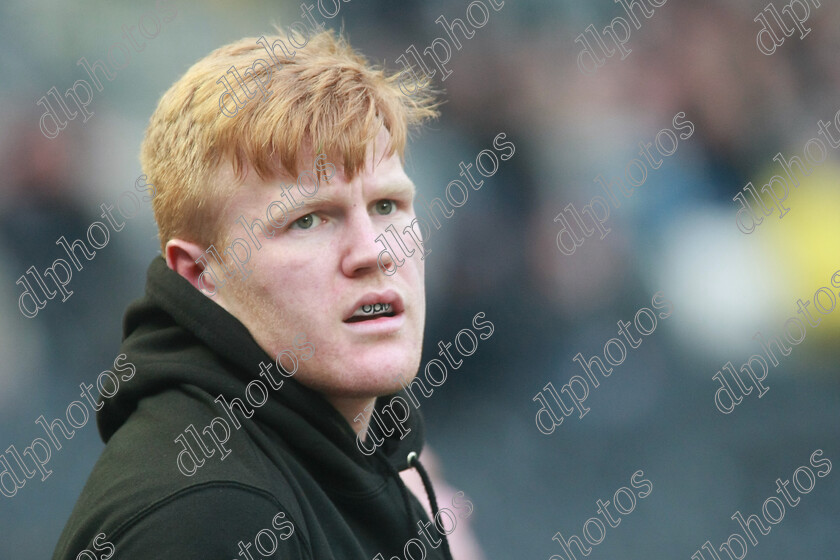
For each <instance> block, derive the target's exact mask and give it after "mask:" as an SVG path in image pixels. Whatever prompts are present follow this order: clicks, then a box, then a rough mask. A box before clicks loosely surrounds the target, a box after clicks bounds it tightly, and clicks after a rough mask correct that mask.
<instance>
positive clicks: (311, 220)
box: [289, 214, 321, 229]
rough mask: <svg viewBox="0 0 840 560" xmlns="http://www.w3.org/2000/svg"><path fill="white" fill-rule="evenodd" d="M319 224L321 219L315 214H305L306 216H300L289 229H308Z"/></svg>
mask: <svg viewBox="0 0 840 560" xmlns="http://www.w3.org/2000/svg"><path fill="white" fill-rule="evenodd" d="M319 223H321V218H319V217H318V216H316V215H315V214H307V215H306V216H301V217H300V218H298V219H297V220H295V221H294V223H293V224H292V225H291V226H290V227H289V229H310V228H312V227H313V226H316V225H318V224H319Z"/></svg>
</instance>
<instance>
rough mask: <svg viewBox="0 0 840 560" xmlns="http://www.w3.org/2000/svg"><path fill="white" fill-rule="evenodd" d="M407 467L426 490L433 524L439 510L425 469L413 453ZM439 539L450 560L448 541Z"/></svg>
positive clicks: (444, 537) (410, 454) (409, 456)
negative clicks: (418, 475) (418, 477)
mask: <svg viewBox="0 0 840 560" xmlns="http://www.w3.org/2000/svg"><path fill="white" fill-rule="evenodd" d="M408 466H409V467H413V468H415V469H417V472H418V473H420V478H421V479H422V480H423V488H424V489H425V490H426V496H428V498H429V503H430V504H431V505H432V523H435V520H436V519H437V517H438V513H440V509H438V505H437V498H436V497H435V490H434V488H432V481H431V479H430V478H429V474H428V473H427V472H426V469H425V468H423V465H421V464H420V458H419V457H418V456H417V453H416V452H414V451H412V452H411V453H409V454H408ZM403 486H405V485H403ZM441 538H442V539H443V555H444V556H445V557H446V558H447V560H452V552H451V551H450V550H449V540H447V538H446V535H445V534H444V533H441Z"/></svg>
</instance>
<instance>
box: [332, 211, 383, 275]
mask: <svg viewBox="0 0 840 560" xmlns="http://www.w3.org/2000/svg"><path fill="white" fill-rule="evenodd" d="M346 224H347V228H346V230H345V235H344V236H342V244H343V246H342V258H341V271H342V273H343V274H344V275H345V276H348V277H356V276H362V275H365V274H370V273H377V274H381V272H380V271H379V268H380V266H381V267H382V268H383V269H384V270H387V271H390V270H392V269H393V268H394V267H395V266H396V265H395V264H394V262H393V260H392V258H391V256H390V251H386V252H385V254H384V255H383V256H382V262H381V263H380V262H379V255H380V254H381V253H382V249H384V247H382V248H380V247H379V244H378V243H377V242H376V238H377V237H378V236H380V235H383V234H384V233H385V232H384V230H383V231H378V229H377V227H375V226H374V223H373V219H372V218H371V216H370V215H369V214H368V212H367V210H366V209H364V208H354V211H353V212H351V213H350V215H349V217H348V219H347V222H346Z"/></svg>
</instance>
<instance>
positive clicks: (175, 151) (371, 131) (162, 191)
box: [140, 29, 439, 251]
mask: <svg viewBox="0 0 840 560" xmlns="http://www.w3.org/2000/svg"><path fill="white" fill-rule="evenodd" d="M278 31H279V29H278ZM258 39H259V38H254V37H249V38H244V39H240V40H239V41H236V42H234V43H231V44H228V45H225V46H223V47H221V48H218V49H216V50H215V51H213V52H211V53H210V54H209V55H207V56H206V57H204V58H203V59H201V60H199V61H198V62H196V63H195V64H194V65H193V66H192V67H191V68H190V69H189V70H187V72H186V73H185V74H184V75H183V76H182V77H181V78H180V79H179V80H178V81H176V82H175V83H174V84H173V85H172V86H171V87H170V88H169V90H168V91H167V92H166V93H164V94H163V96H162V97H161V99H160V101H159V103H158V106H157V108H156V109H155V112H154V113H153V114H152V116H151V118H150V120H149V126H148V128H147V129H146V136H145V138H144V140H143V144H142V147H141V154H140V162H141V165H142V168H143V172H144V173H146V175H147V176H148V180H147V181H148V182H149V183H151V184H153V185H154V186H155V188H156V195H155V197H154V199H153V201H152V206H153V210H154V215H155V221H156V222H157V225H158V234H159V238H160V243H161V250H162V251H163V250H165V246H166V243H167V241H169V240H170V239H173V238H182V239H187V240H189V241H192V242H194V243H198V244H203V245H205V246H209V245H210V244H212V243H216V242H218V241H220V240H221V239H223V238H224V237H225V236H226V231H227V230H228V229H229V228H230V227H232V224H224V223H221V220H222V216H223V215H224V212H223V210H224V201H225V199H226V198H227V196H226V195H227V194H229V193H230V192H231V189H234V188H236V187H237V186H239V185H240V184H241V182H242V181H243V180H244V179H245V178H246V177H247V174H248V173H249V171H250V170H253V171H254V172H256V173H257V174H258V176H259V177H260V178H261V179H262V180H263V181H268V180H272V179H275V178H277V177H278V176H281V175H283V174H285V175H290V176H292V177H297V175H298V168H300V167H302V166H304V164H305V163H306V162H305V161H303V158H304V157H305V155H306V154H307V153H310V154H311V153H316V154H317V153H325V154H326V155H327V158H328V161H330V162H334V163H336V164H340V165H343V167H344V173H345V175H346V177H347V180H348V181H349V180H352V179H353V177H355V176H356V175H357V174H358V173H359V172H360V171H361V170H362V167H363V165H364V162H365V158H366V154H367V150H368V147H369V145H370V144H371V143H372V141H373V140H374V138H375V137H376V135H377V133H378V131H379V130H380V128H381V127H382V126H385V128H386V129H387V130H388V131H389V133H390V142H389V146H388V147H387V148H386V157H390V156H391V155H393V154H394V153H395V152H396V153H398V154H399V157H400V159H401V160H403V161H404V152H405V145H406V140H407V135H408V131H409V128H410V127H413V126H417V125H419V124H421V123H422V122H424V121H426V120H427V119H431V118H434V117H437V116H438V115H439V113H438V111H437V107H438V105H439V103H437V102H436V101H435V99H434V92H432V91H431V90H429V89H426V90H419V91H418V92H417V93H416V94H414V95H412V96H410V97H409V96H406V95H404V94H403V93H401V92H400V90H399V79H400V75H397V74H393V75H388V74H386V73H385V71H384V70H383V69H381V68H378V67H375V66H372V65H371V64H370V63H369V62H368V61H367V60H366V59H365V58H364V57H363V56H362V55H361V54H360V53H358V52H356V51H354V50H353V49H352V48H351V47H350V45H349V44H348V42H347V41H346V39H344V38H343V37H341V36H340V35H339V36H338V37H336V36H335V35H334V34H333V32H332V31H331V30H328V31H322V32H320V33H317V34H314V35H312V36H310V37H309V39H308V41H306V42H305V44H304V46H302V47H300V48H298V49H297V50H296V51H295V50H291V51H290V52H289V53H288V54H291V55H292V56H291V57H289V56H287V54H286V53H281V52H279V49H278V51H277V52H276V53H275V56H277V54H278V53H279V54H280V56H278V58H277V60H278V64H276V65H275V64H272V63H273V60H272V59H271V58H270V57H269V56H268V53H267V52H266V49H265V48H264V47H263V46H262V45H261V44H259V43H257V40H258ZM265 39H267V41H268V44H269V45H272V44H274V42H275V41H276V40H278V39H279V40H281V41H282V40H283V39H281V38H280V36H279V35H273V36H266V37H265ZM283 42H284V43H288V41H283ZM260 59H262V63H260ZM231 66H234V67H235V68H236V70H237V71H238V72H239V73H240V75H242V76H243V80H244V83H245V84H246V85H247V86H248V87H249V89H251V90H252V91H255V96H254V97H253V98H251V99H250V100H249V99H247V97H246V96H245V95H244V92H242V90H241V89H240V87H239V86H238V84H237V82H236V81H235V80H233V79H231V76H230V74H226V72H227V71H228V69H229V68H230V67H231ZM246 70H249V72H248V75H247V77H246V76H245V71H246ZM267 74H270V76H267ZM222 76H226V77H227V79H228V80H229V81H230V83H231V87H232V88H233V89H234V91H235V93H236V94H237V95H238V96H239V98H240V100H242V102H244V103H245V106H244V107H242V106H240V107H239V109H238V112H237V113H236V114H235V115H233V116H232V117H228V116H226V115H224V114H222V112H221V111H220V103H219V101H220V96H221V95H222V93H223V92H224V91H225V90H224V86H222V85H220V84H218V83H216V82H217V80H219V79H220V78H221V77H222ZM257 79H259V80H260V81H261V82H262V81H264V80H267V81H266V82H265V84H264V86H263V87H264V88H265V90H266V91H267V92H268V94H267V97H266V98H265V99H264V98H263V96H262V92H261V90H260V89H259V88H258V87H257V86H256V82H255V80H257ZM225 97H226V98H227V99H226V101H227V102H228V105H227V107H230V106H231V105H232V100H231V99H230V96H225ZM226 166H229V167H228V169H231V170H232V171H233V173H232V176H233V177H234V178H235V180H234V181H233V184H224V182H223V181H221V180H220V170H223V169H224V168H225V167H226ZM226 175H228V176H229V175H231V174H230V173H227V174H226Z"/></svg>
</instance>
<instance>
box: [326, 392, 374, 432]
mask: <svg viewBox="0 0 840 560" xmlns="http://www.w3.org/2000/svg"><path fill="white" fill-rule="evenodd" d="M327 400H328V401H329V403H330V404H331V405H333V407H334V408H335V409H336V410H337V411H338V412H339V413H340V414H341V415H342V416H344V419H345V420H347V422H348V423H349V424H350V427H351V428H353V431H354V432H356V434H359V433H361V434H362V441H364V440H365V437H366V435H367V429H368V426H369V425H370V417H371V414H370V413H371V411H372V410H373V403H374V402H376V398H371V397H346V398H345V397H329V396H328V397H327ZM365 408H367V409H368V410H365ZM360 415H361V416H360Z"/></svg>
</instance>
